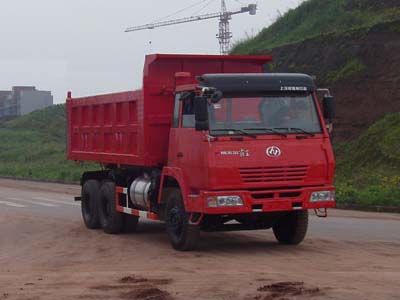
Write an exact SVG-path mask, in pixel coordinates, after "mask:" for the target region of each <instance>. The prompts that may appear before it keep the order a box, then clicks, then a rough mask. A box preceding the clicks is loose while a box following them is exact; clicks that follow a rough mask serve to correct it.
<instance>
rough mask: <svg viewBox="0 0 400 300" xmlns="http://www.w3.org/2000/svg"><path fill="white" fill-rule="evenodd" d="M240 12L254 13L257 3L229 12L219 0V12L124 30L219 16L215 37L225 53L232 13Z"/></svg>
mask: <svg viewBox="0 0 400 300" xmlns="http://www.w3.org/2000/svg"><path fill="white" fill-rule="evenodd" d="M242 13H249V14H250V15H255V14H256V13H257V4H249V5H248V6H245V7H242V8H241V9H240V10H237V11H232V12H230V11H228V9H227V7H226V3H225V0H221V12H218V13H210V14H203V15H198V16H192V17H187V18H181V19H176V20H168V21H162V22H156V23H149V24H144V25H140V26H133V27H129V28H127V29H126V30H125V32H133V31H141V30H146V29H154V28H158V27H165V26H171V25H177V24H183V23H189V22H196V21H203V20H208V19H215V18H219V31H218V34H217V39H218V41H219V45H220V53H221V54H224V55H226V54H228V53H229V50H230V44H231V39H232V37H233V35H232V32H231V31H230V21H231V20H232V16H233V15H237V14H242Z"/></svg>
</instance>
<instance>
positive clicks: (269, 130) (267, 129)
mask: <svg viewBox="0 0 400 300" xmlns="http://www.w3.org/2000/svg"><path fill="white" fill-rule="evenodd" d="M276 129H279V128H245V130H264V131H267V132H271V133H274V134H277V135H280V136H284V137H287V134H286V133H283V132H279V131H278V130H276Z"/></svg>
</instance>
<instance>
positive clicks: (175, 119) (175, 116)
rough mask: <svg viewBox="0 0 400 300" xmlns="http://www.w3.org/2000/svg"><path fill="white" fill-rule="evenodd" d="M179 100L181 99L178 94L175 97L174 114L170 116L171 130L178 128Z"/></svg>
mask: <svg viewBox="0 0 400 300" xmlns="http://www.w3.org/2000/svg"><path fill="white" fill-rule="evenodd" d="M180 98H181V95H180V94H177V95H176V96H175V104H174V114H173V116H172V128H178V127H179V106H180V104H181V101H180Z"/></svg>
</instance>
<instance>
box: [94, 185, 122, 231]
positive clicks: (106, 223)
mask: <svg viewBox="0 0 400 300" xmlns="http://www.w3.org/2000/svg"><path fill="white" fill-rule="evenodd" d="M99 216H100V223H101V226H102V227H103V230H104V232H105V233H109V234H116V233H120V232H121V231H122V229H123V225H124V215H123V214H122V213H120V212H118V211H117V210H116V203H115V183H114V182H112V181H109V180H107V181H103V183H102V184H101V188H100V201H99Z"/></svg>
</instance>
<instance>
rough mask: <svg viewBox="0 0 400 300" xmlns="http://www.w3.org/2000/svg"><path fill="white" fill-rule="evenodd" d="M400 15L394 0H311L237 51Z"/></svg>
mask: <svg viewBox="0 0 400 300" xmlns="http://www.w3.org/2000/svg"><path fill="white" fill-rule="evenodd" d="M398 19H400V5H398V4H397V5H395V4H393V1H392V2H390V1H373V0H308V1H305V2H303V3H302V4H300V5H299V7H297V8H296V9H292V10H289V11H288V12H287V13H285V14H284V15H283V16H282V17H280V18H279V19H278V20H277V21H276V22H275V23H273V24H272V25H271V26H269V27H267V28H264V29H263V30H262V31H261V32H260V33H259V34H258V35H257V36H255V37H254V38H249V39H247V40H244V41H239V42H238V43H236V44H235V45H234V47H233V49H232V53H234V54H256V53H261V52H266V51H268V50H270V49H273V48H276V47H279V46H282V45H285V44H291V43H296V42H300V41H303V40H305V39H309V38H314V37H317V36H321V35H326V34H329V33H334V32H336V33H344V32H347V31H349V30H355V29H360V28H365V29H368V28H371V27H373V26H374V25H376V24H379V23H383V22H390V21H393V20H398Z"/></svg>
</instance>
